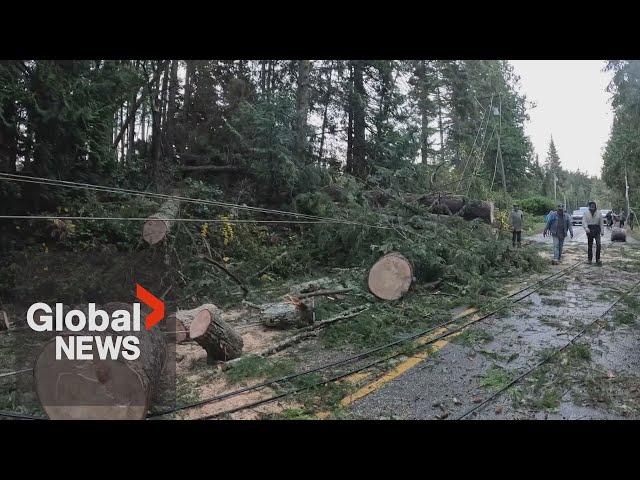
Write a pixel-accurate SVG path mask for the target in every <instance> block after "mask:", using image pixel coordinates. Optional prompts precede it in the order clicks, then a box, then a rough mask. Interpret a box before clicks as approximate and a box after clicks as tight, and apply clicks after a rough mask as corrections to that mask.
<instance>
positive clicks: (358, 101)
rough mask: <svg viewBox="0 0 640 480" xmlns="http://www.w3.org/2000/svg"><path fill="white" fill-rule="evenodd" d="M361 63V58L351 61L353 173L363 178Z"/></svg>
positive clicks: (363, 127) (365, 162)
mask: <svg viewBox="0 0 640 480" xmlns="http://www.w3.org/2000/svg"><path fill="white" fill-rule="evenodd" d="M363 74H364V72H363V65H362V61H361V60H354V61H353V91H354V95H353V174H354V175H355V176H357V177H360V178H364V177H365V176H366V174H367V170H368V169H367V159H366V143H365V128H366V124H365V121H366V120H365V101H366V92H365V89H364V76H363Z"/></svg>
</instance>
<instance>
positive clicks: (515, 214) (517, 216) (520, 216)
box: [509, 204, 524, 247]
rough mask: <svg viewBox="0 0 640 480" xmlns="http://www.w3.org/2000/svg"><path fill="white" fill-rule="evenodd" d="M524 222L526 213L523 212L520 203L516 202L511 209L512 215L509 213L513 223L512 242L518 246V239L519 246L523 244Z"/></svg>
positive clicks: (510, 222) (510, 220) (510, 221)
mask: <svg viewBox="0 0 640 480" xmlns="http://www.w3.org/2000/svg"><path fill="white" fill-rule="evenodd" d="M523 222H524V213H522V210H520V206H519V205H518V204H514V205H513V210H511V215H509V224H510V225H511V242H512V243H513V246H514V247H515V246H516V241H517V242H518V247H520V245H521V241H522V224H523Z"/></svg>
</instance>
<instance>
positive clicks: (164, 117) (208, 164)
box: [0, 60, 640, 213]
mask: <svg viewBox="0 0 640 480" xmlns="http://www.w3.org/2000/svg"><path fill="white" fill-rule="evenodd" d="M634 65H635V64H633V62H611V63H610V64H609V68H612V69H616V71H618V73H617V74H616V80H614V87H615V89H616V102H615V105H616V112H617V113H616V124H615V126H614V133H613V138H612V141H611V143H610V145H609V148H608V150H607V158H608V159H609V161H608V163H607V165H606V167H605V173H606V175H605V179H607V181H608V185H609V186H610V187H612V188H615V189H616V191H620V184H619V181H620V178H621V177H620V175H619V165H620V164H621V163H620V161H619V160H613V158H614V157H615V158H616V159H619V158H626V157H624V156H625V155H634V152H637V148H636V147H634V146H633V145H634V144H633V142H634V141H635V140H634V139H633V138H634V137H633V135H631V136H629V133H624V132H632V131H633V128H637V127H633V125H632V124H633V122H635V124H639V123H638V122H639V120H638V118H640V117H639V116H638V114H637V108H636V107H634V105H636V106H637V102H638V98H640V95H639V94H638V93H637V89H636V90H634V89H633V86H632V83H633V78H631V77H630V76H632V75H633V74H634V72H635V74H636V75H637V69H638V67H637V66H634ZM517 83H518V78H517V76H516V75H515V74H514V72H513V70H512V68H511V66H510V65H509V63H508V62H507V61H498V60H489V61H475V60H474V61H463V60H456V61H443V60H419V61H415V60H412V61H398V60H372V61H366V60H322V61H309V60H301V61H298V60H295V61H290V60H256V61H252V60H235V61H234V60H186V61H185V60H87V61H79V60H69V61H62V60H37V61H36V60H34V61H3V62H2V63H1V64H0V171H2V172H8V173H16V172H20V173H24V174H27V175H32V176H37V177H46V178H56V179H63V180H69V181H80V182H87V183H92V184H100V185H114V186H115V185H117V186H119V187H127V188H138V189H145V190H152V191H157V192H164V193H168V192H169V191H170V190H171V188H172V186H173V185H174V183H175V182H176V180H179V179H181V178H183V177H184V176H185V175H186V176H190V177H193V178H197V179H200V180H204V181H205V182H206V183H207V184H216V185H218V186H219V187H220V188H221V190H222V192H223V195H225V196H228V195H232V196H233V198H234V199H235V200H236V201H237V202H246V203H248V204H261V205H271V206H277V207H281V208H286V209H290V208H296V206H295V205H296V202H295V199H296V197H298V196H299V195H304V194H311V193H317V192H319V191H321V189H323V188H327V187H328V186H329V185H331V184H335V182H336V178H337V177H340V178H341V179H342V180H340V181H344V179H345V178H351V179H353V181H356V182H361V183H362V182H369V183H371V182H374V183H376V184H378V185H382V186H383V187H396V188H408V189H415V190H421V189H422V190H427V189H428V188H430V186H429V183H428V181H427V179H435V180H436V182H437V183H438V184H441V185H442V184H445V185H446V187H447V188H448V189H449V190H452V191H454V192H455V193H460V194H464V195H468V196H471V197H474V198H481V199H492V200H494V201H495V202H496V204H497V206H499V207H502V208H508V203H509V202H510V201H511V199H512V198H517V199H519V200H525V199H527V198H529V197H543V198H538V199H537V201H535V200H534V201H533V203H534V204H536V205H538V204H541V203H544V205H545V206H544V208H542V207H540V208H539V210H540V211H542V210H544V209H546V208H547V207H549V206H550V205H551V204H550V201H553V200H554V199H555V198H557V199H558V201H566V202H567V203H568V205H569V208H575V207H576V206H579V205H583V204H585V202H587V201H588V199H590V198H595V197H598V198H600V199H601V200H602V201H605V198H606V197H607V195H608V192H607V191H606V189H605V188H604V186H603V185H602V184H601V183H600V182H598V181H597V180H596V179H594V178H590V177H588V176H587V175H585V174H583V173H580V172H568V171H565V170H564V169H562V168H561V165H560V162H559V155H558V152H557V150H556V148H555V146H554V145H553V141H552V142H551V144H550V147H549V152H548V153H547V156H546V158H544V159H542V160H540V159H538V157H537V156H534V155H533V152H532V147H531V143H530V141H529V139H528V138H527V136H526V135H525V132H524V123H525V121H526V120H527V109H528V108H529V107H530V105H529V104H528V102H527V100H526V98H525V97H524V96H523V95H522V94H521V93H519V91H518V87H517ZM634 91H635V93H634ZM634 102H635V103H634ZM634 109H635V110H634ZM634 115H635V117H634ZM625 135H627V137H629V138H628V139H626V138H627V137H625ZM636 143H637V142H636ZM622 144H624V145H622ZM634 148H636V150H634ZM621 150H622V151H623V152H624V153H620V151H621ZM616 165H617V166H616ZM434 172H435V173H436V175H433V174H434ZM634 175H635V173H634ZM633 178H635V177H633ZM633 178H632V179H633ZM409 183H411V184H412V185H411V186H408V185H407V184H409ZM67 194H69V192H61V191H60V189H52V188H49V187H46V186H43V185H38V184H25V183H23V184H20V185H18V184H8V182H1V183H0V199H1V200H2V207H0V208H1V209H2V211H3V212H4V213H16V212H29V213H36V212H42V211H55V210H56V209H57V208H58V207H60V206H61V205H63V203H64V201H65V198H67V197H66V196H65V195H67ZM607 200H608V198H607ZM529 203H531V202H529ZM525 204H528V203H527V202H526V201H525Z"/></svg>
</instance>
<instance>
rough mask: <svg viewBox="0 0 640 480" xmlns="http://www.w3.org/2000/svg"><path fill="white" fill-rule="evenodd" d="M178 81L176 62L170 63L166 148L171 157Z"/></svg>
mask: <svg viewBox="0 0 640 480" xmlns="http://www.w3.org/2000/svg"><path fill="white" fill-rule="evenodd" d="M179 88H180V80H179V79H178V60H173V61H172V62H171V78H170V84H169V105H168V109H167V128H166V131H167V134H166V137H167V146H168V147H169V152H168V153H167V154H168V155H170V156H171V157H174V156H175V153H176V138H175V135H176V112H177V111H178V89H179Z"/></svg>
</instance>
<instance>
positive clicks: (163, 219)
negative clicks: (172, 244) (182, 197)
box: [142, 198, 180, 245]
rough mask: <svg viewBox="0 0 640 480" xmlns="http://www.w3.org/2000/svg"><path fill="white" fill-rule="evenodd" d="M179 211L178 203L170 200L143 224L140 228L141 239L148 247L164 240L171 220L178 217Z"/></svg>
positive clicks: (175, 200) (172, 199) (176, 200)
mask: <svg viewBox="0 0 640 480" xmlns="http://www.w3.org/2000/svg"><path fill="white" fill-rule="evenodd" d="M179 211H180V201H179V200H178V199H175V198H170V199H168V200H167V201H166V202H164V203H163V204H162V205H161V206H160V210H158V212H157V213H155V214H153V215H151V216H150V217H149V219H148V220H147V221H146V222H144V226H143V228H142V238H144V240H145V242H147V243H148V244H149V245H155V244H156V243H158V242H161V241H162V240H164V239H165V237H166V236H167V234H168V233H169V230H170V229H171V224H172V222H171V219H173V218H176V217H177V216H178V212H179Z"/></svg>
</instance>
